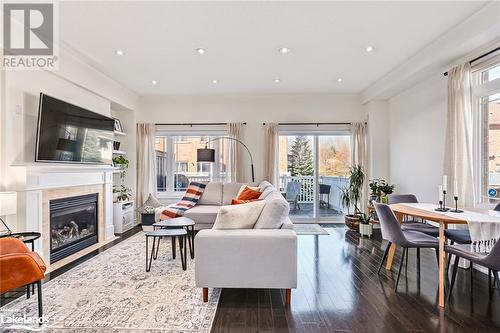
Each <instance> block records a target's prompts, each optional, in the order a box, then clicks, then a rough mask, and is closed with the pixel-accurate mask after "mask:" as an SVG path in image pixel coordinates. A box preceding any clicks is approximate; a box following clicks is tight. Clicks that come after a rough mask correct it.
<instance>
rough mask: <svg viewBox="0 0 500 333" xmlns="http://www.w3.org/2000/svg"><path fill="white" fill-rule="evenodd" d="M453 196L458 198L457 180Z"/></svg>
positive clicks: (454, 183) (454, 184)
mask: <svg viewBox="0 0 500 333" xmlns="http://www.w3.org/2000/svg"><path fill="white" fill-rule="evenodd" d="M453 196H454V197H458V181H457V180H456V179H455V181H454V182H453Z"/></svg>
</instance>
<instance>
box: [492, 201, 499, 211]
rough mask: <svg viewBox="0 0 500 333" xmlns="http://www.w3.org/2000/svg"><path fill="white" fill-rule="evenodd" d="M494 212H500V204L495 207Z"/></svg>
mask: <svg viewBox="0 0 500 333" xmlns="http://www.w3.org/2000/svg"><path fill="white" fill-rule="evenodd" d="M493 210H496V211H497V212H500V202H499V203H497V205H496V206H495V208H493Z"/></svg>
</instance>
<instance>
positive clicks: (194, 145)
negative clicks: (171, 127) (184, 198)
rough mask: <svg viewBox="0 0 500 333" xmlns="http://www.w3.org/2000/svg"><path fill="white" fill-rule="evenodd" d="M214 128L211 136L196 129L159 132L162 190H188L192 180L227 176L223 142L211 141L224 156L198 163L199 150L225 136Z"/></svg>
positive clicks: (217, 153) (159, 184) (159, 185)
mask: <svg viewBox="0 0 500 333" xmlns="http://www.w3.org/2000/svg"><path fill="white" fill-rule="evenodd" d="M224 134H225V133H224V132H218V131H214V132H213V133H211V135H207V134H201V133H200V134H197V133H193V131H190V132H187V133H185V134H184V133H182V132H179V131H178V130H177V131H172V133H170V132H169V131H161V130H160V131H158V132H157V135H156V142H155V149H156V185H157V190H158V192H159V193H175V192H181V191H185V190H186V188H187V186H188V185H189V183H190V182H192V181H222V180H224V179H225V176H226V175H225V172H223V170H222V168H221V165H223V163H222V155H223V154H221V146H222V144H221V141H214V142H210V143H209V144H208V146H209V147H210V148H213V149H215V156H220V158H219V159H216V161H215V163H208V162H207V163H205V162H204V163H198V162H197V161H196V152H197V149H199V148H204V147H205V145H206V143H207V141H210V140H211V139H214V138H216V137H219V136H221V135H224Z"/></svg>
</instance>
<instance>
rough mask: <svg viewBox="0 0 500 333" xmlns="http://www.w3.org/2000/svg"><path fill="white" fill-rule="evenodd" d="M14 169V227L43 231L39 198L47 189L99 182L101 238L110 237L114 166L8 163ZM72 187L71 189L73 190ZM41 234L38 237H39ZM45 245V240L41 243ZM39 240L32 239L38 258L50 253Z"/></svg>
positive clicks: (112, 231)
mask: <svg viewBox="0 0 500 333" xmlns="http://www.w3.org/2000/svg"><path fill="white" fill-rule="evenodd" d="M12 167H13V168H15V169H16V173H17V175H18V176H19V177H18V179H22V180H23V181H22V182H20V183H18V184H17V186H16V188H15V190H16V191H17V193H18V216H17V221H18V227H17V228H16V229H18V230H26V231H37V232H40V233H42V234H43V233H44V232H47V231H45V230H43V226H42V220H43V214H44V211H43V209H44V207H43V205H42V199H43V195H44V193H46V191H48V190H55V189H68V188H73V189H75V188H78V187H82V188H83V187H85V186H95V185H101V186H102V193H103V215H102V216H103V221H99V222H98V223H99V224H101V223H102V224H103V230H104V232H103V233H104V235H103V238H101V239H103V240H109V239H111V238H113V237H114V226H113V173H114V172H116V171H117V170H118V168H114V167H112V166H107V165H69V164H68V165H66V164H55V163H33V164H24V165H16V166H12ZM73 192H74V191H72V193H73ZM43 238H44V237H43V235H42V239H43ZM45 245H46V244H45ZM44 248H45V249H47V246H44V244H43V242H42V241H38V242H37V243H36V247H35V249H36V251H37V252H39V253H40V255H41V256H42V258H48V257H49V256H50V253H44V250H43V249H44Z"/></svg>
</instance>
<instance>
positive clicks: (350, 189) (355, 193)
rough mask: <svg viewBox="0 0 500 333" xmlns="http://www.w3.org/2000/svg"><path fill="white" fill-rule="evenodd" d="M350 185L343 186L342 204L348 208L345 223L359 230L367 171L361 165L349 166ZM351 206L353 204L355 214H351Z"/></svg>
mask: <svg viewBox="0 0 500 333" xmlns="http://www.w3.org/2000/svg"><path fill="white" fill-rule="evenodd" d="M349 173H350V175H349V185H348V186H346V187H344V188H341V194H340V199H341V204H342V206H343V207H344V208H347V214H346V215H345V224H346V225H347V226H348V227H349V228H350V229H352V230H359V221H360V214H362V212H361V210H360V208H359V203H360V200H361V194H362V192H363V183H364V181H365V173H364V171H363V168H362V167H361V165H354V166H352V167H350V168H349ZM351 206H353V209H354V211H353V214H351V210H350V209H351Z"/></svg>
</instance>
